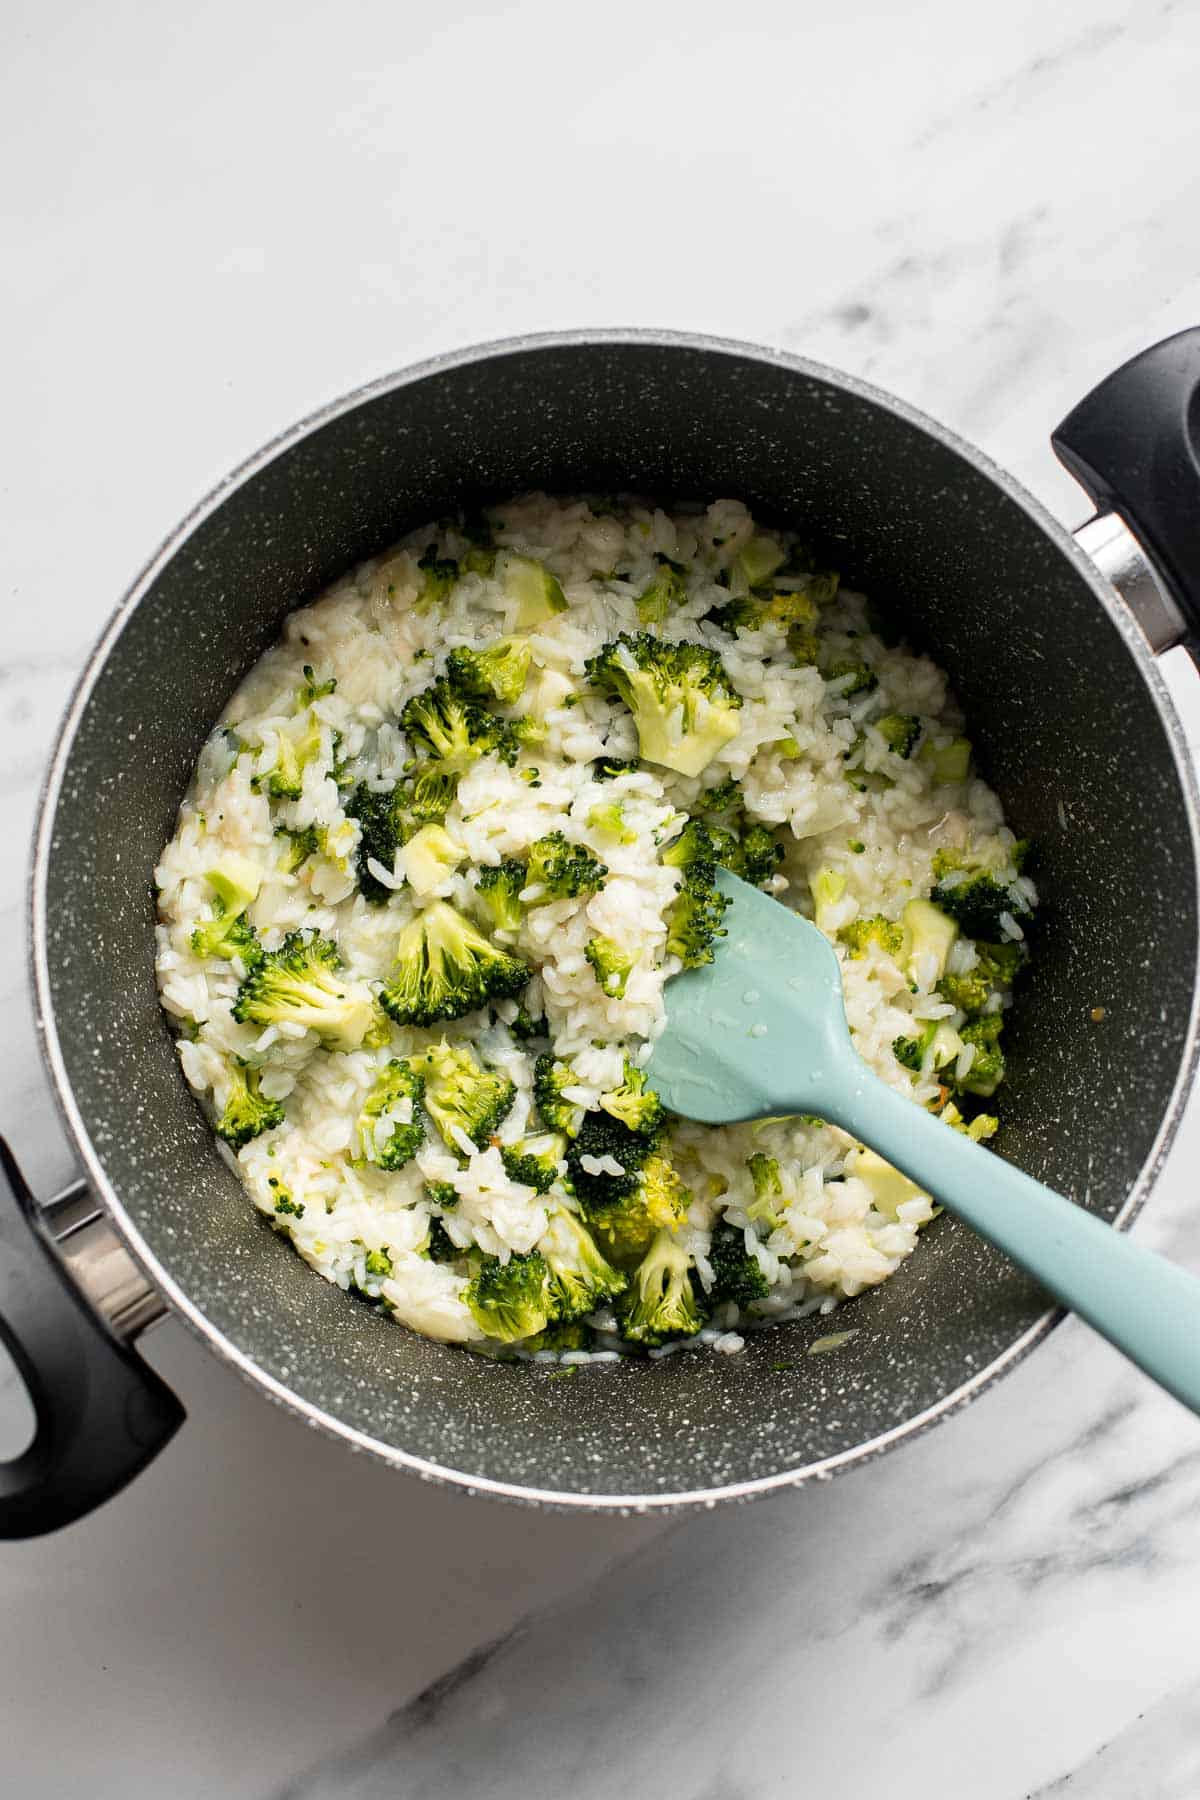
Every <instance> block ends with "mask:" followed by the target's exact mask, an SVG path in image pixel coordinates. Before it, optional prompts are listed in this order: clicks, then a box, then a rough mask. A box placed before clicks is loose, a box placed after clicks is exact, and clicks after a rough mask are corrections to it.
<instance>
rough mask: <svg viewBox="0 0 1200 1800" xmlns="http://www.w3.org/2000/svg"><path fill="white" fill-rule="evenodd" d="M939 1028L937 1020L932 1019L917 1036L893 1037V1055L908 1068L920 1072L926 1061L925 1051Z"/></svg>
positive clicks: (916, 1072) (915, 1072)
mask: <svg viewBox="0 0 1200 1800" xmlns="http://www.w3.org/2000/svg"><path fill="white" fill-rule="evenodd" d="M936 1030H937V1025H936V1022H934V1021H932V1020H931V1021H930V1023H929V1024H928V1025H927V1026H926V1027H925V1029H924V1031H922V1032H921V1033H920V1034H919V1035H918V1036H917V1037H898V1038H893V1039H892V1055H893V1056H894V1057H895V1058H896V1061H897V1062H898V1063H900V1064H902V1065H903V1067H904V1068H906V1069H912V1070H913V1072H914V1074H920V1071H921V1067H922V1064H923V1063H924V1061H925V1052H926V1050H928V1048H929V1046H930V1044H932V1042H933V1034H934V1032H935V1031H936Z"/></svg>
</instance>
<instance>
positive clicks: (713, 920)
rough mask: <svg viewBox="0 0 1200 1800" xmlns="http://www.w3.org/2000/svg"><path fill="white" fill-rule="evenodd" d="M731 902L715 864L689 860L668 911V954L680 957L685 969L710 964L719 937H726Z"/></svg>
mask: <svg viewBox="0 0 1200 1800" xmlns="http://www.w3.org/2000/svg"><path fill="white" fill-rule="evenodd" d="M664 860H665V859H664ZM728 905H729V901H728V900H727V899H726V897H725V895H724V894H723V893H722V892H721V890H720V888H719V887H718V886H717V871H716V865H715V863H712V862H707V861H704V860H699V859H698V860H696V861H694V862H689V863H687V864H686V865H685V866H684V870H683V883H682V885H681V887H680V889H679V892H678V894H677V895H676V897H675V899H674V900H673V901H672V903H671V906H670V909H669V910H668V912H667V917H666V926H667V945H666V947H667V954H668V955H669V956H677V957H678V958H679V960H680V962H681V963H682V964H683V966H684V968H685V969H698V968H700V967H701V966H702V965H703V964H704V963H710V962H711V961H712V960H713V957H714V955H715V954H716V951H715V948H714V946H715V944H716V940H717V939H718V938H719V937H724V936H725V927H724V926H723V925H722V923H721V920H722V919H723V918H724V916H725V909H726V907H727V906H728Z"/></svg>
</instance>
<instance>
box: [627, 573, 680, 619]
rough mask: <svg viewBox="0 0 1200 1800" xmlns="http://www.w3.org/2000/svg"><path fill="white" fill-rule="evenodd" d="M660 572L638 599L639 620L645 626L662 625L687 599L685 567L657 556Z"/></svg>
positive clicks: (653, 577)
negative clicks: (669, 614)
mask: <svg viewBox="0 0 1200 1800" xmlns="http://www.w3.org/2000/svg"><path fill="white" fill-rule="evenodd" d="M655 561H656V562H657V563H658V570H657V573H656V574H655V575H653V576H652V577H651V579H650V582H649V583H648V585H647V586H646V587H644V588H643V589H642V591H641V593H640V594H639V595H638V598H637V613H638V618H639V619H640V620H641V622H642V624H643V625H661V624H662V622H663V620H664V619H665V618H666V617H667V615H668V613H670V612H672V611H674V609H675V607H677V606H682V605H683V603H684V601H685V600H686V599H687V583H686V581H685V580H684V578H683V566H682V564H680V563H676V562H672V561H671V559H670V557H668V556H656V557H655Z"/></svg>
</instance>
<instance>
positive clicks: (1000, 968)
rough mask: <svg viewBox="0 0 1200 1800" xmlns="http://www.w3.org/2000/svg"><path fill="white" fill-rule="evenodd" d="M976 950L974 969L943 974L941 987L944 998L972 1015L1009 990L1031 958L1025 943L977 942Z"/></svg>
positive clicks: (938, 987)
mask: <svg viewBox="0 0 1200 1800" xmlns="http://www.w3.org/2000/svg"><path fill="white" fill-rule="evenodd" d="M975 949H976V961H975V966H974V968H973V969H971V970H969V972H968V973H967V974H965V975H943V976H942V979H941V980H940V981H939V982H938V986H937V991H938V993H939V994H940V995H941V997H942V999H943V1000H948V1001H949V1002H950V1004H951V1006H957V1007H959V1008H960V1009H961V1010H962V1011H963V1012H965V1013H968V1014H974V1013H981V1012H983V1011H985V1010H986V1008H987V1004H988V1002H989V1000H990V999H991V997H992V995H993V994H995V993H1003V992H1005V991H1006V990H1007V989H1009V988H1010V987H1011V986H1012V984H1013V982H1014V981H1015V980H1016V978H1017V976H1018V974H1019V973H1020V971H1021V970H1022V969H1023V968H1024V966H1025V963H1026V961H1027V960H1028V954H1027V952H1026V950H1025V946H1024V944H1018V943H1012V942H1009V943H1004V944H977V945H976V946H975Z"/></svg>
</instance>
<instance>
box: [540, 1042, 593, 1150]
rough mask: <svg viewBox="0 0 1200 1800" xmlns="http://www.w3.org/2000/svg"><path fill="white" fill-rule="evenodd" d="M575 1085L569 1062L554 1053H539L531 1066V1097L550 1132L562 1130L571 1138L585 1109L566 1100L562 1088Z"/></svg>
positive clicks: (573, 1072) (572, 1070)
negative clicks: (542, 1054) (553, 1054)
mask: <svg viewBox="0 0 1200 1800" xmlns="http://www.w3.org/2000/svg"><path fill="white" fill-rule="evenodd" d="M576 1085H577V1077H576V1074H575V1071H574V1069H573V1068H572V1067H571V1065H570V1063H568V1062H562V1061H560V1059H559V1058H558V1057H556V1056H551V1055H549V1054H546V1055H544V1056H539V1057H538V1059H537V1061H536V1062H535V1063H534V1065H533V1098H534V1102H535V1104H536V1106H537V1109H538V1111H539V1113H540V1114H541V1115H542V1118H543V1120H544V1121H545V1123H546V1124H547V1125H548V1126H549V1128H550V1130H551V1131H561V1132H563V1133H564V1135H565V1136H567V1137H569V1138H573V1137H574V1136H575V1134H576V1132H577V1131H578V1130H579V1127H580V1124H581V1123H582V1120H583V1115H584V1108H583V1107H582V1106H580V1105H579V1104H578V1102H577V1101H574V1100H567V1099H565V1098H564V1096H563V1089H564V1088H569V1087H574V1086H576Z"/></svg>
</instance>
